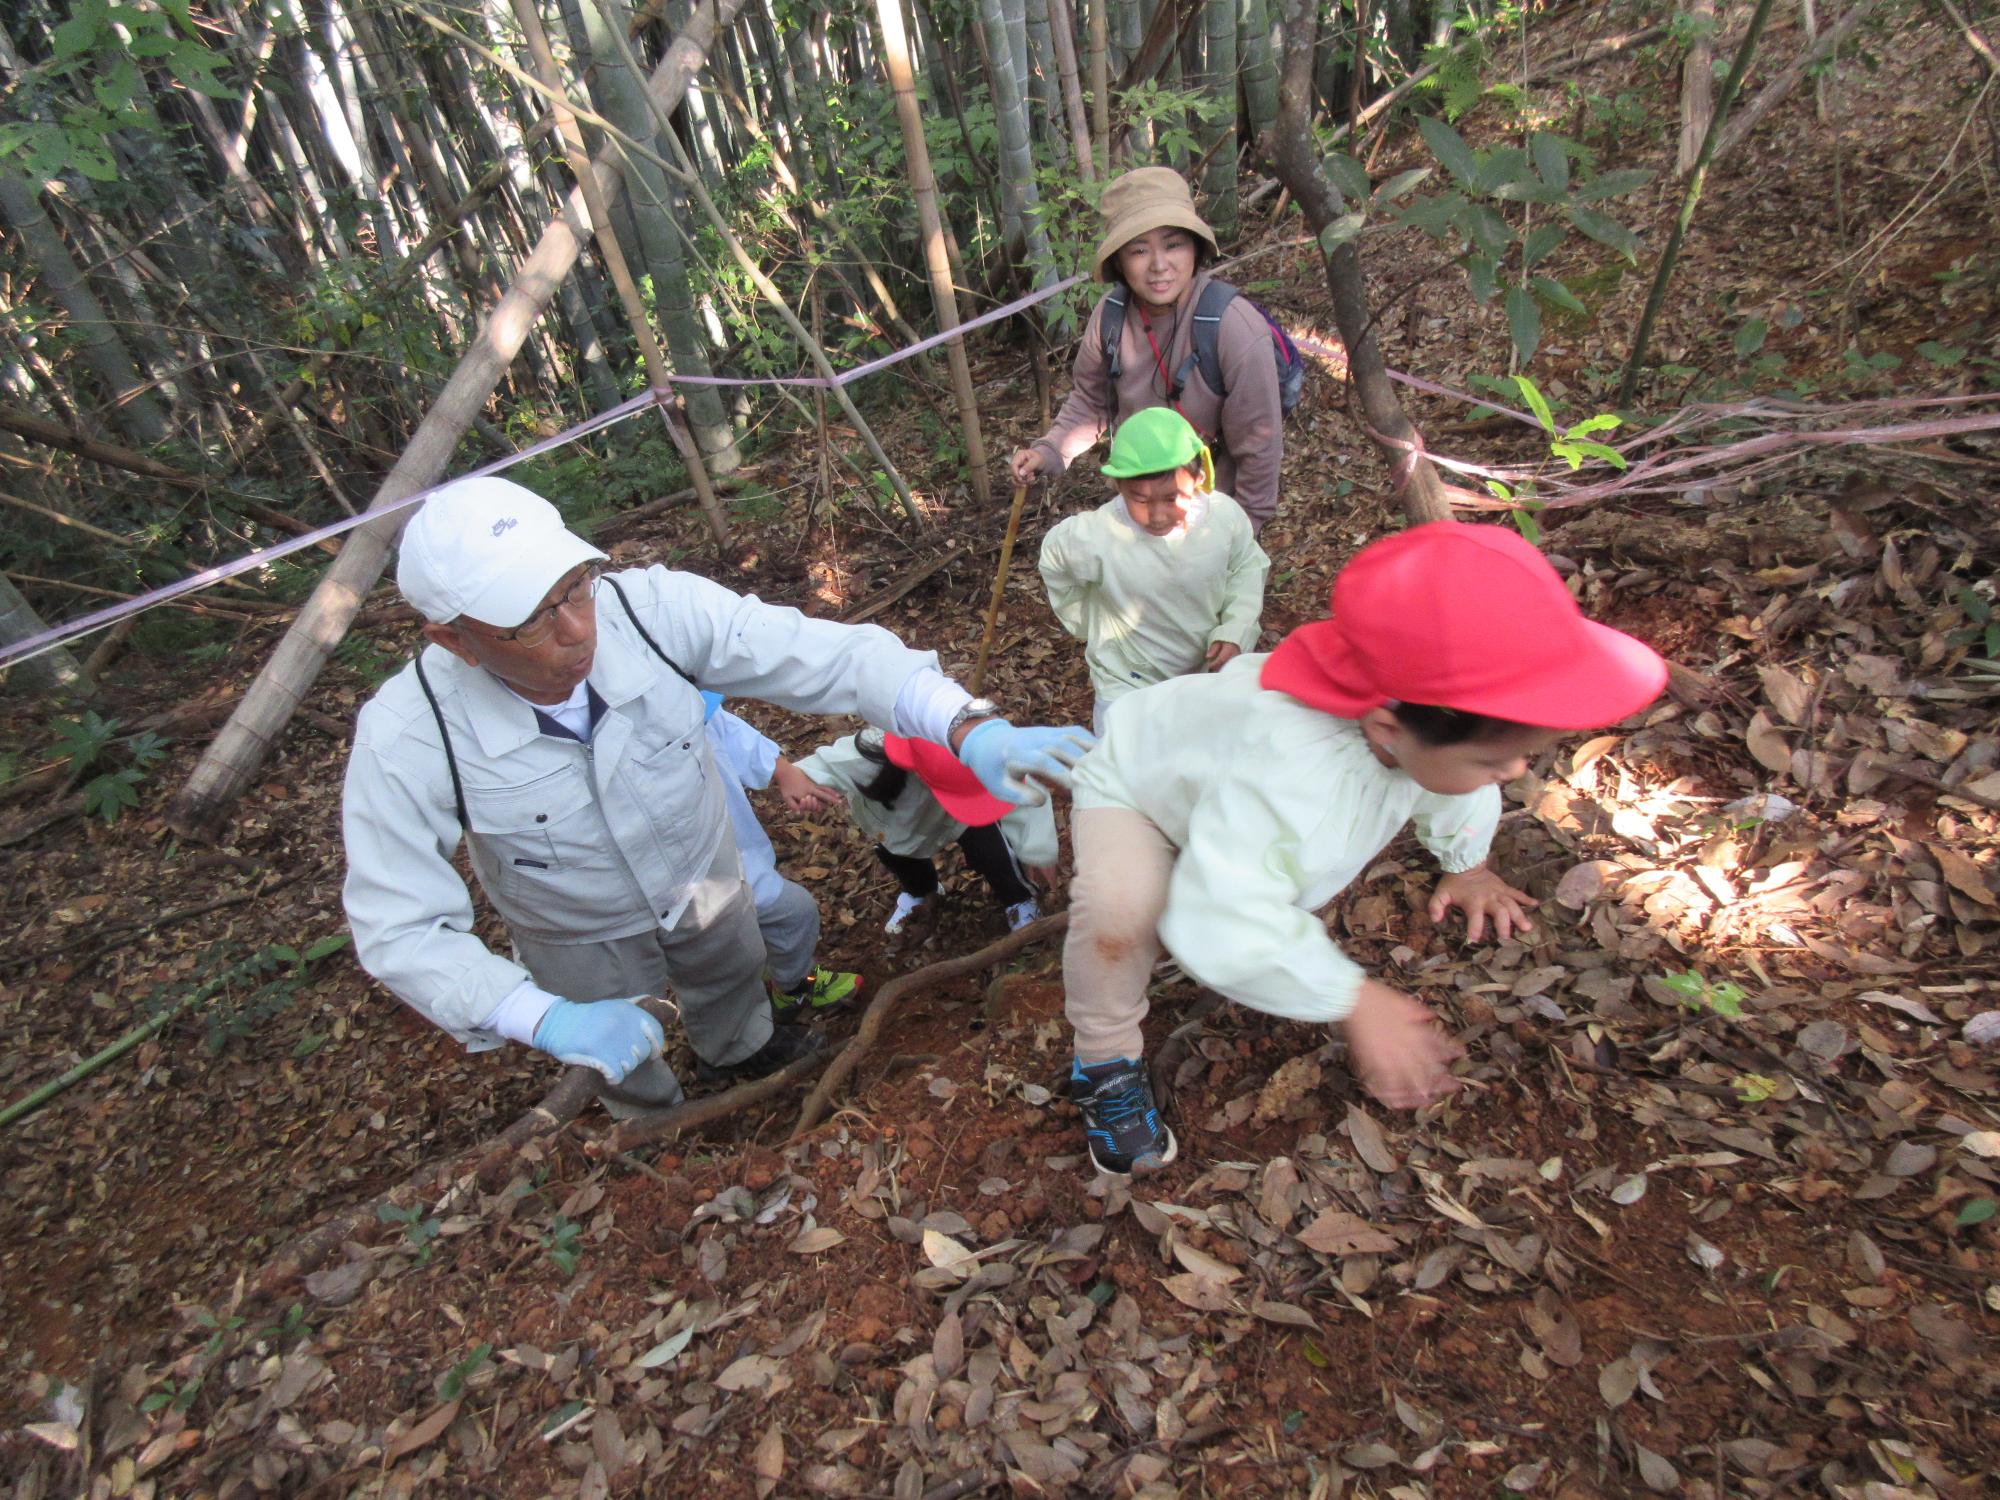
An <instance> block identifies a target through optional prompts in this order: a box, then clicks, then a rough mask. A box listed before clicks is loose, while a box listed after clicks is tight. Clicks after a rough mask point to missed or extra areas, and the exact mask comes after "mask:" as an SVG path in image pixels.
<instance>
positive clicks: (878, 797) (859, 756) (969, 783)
mask: <svg viewBox="0 0 2000 1500" xmlns="http://www.w3.org/2000/svg"><path fill="white" fill-rule="evenodd" d="M798 769H799V770H801V771H803V772H804V773H805V774H806V775H807V776H808V777H810V778H811V779H812V780H813V781H815V782H817V783H818V784H819V785H821V786H823V787H827V788H829V789H831V790H833V791H836V792H839V793H841V794H842V795H843V796H845V797H846V798H847V806H848V812H849V813H850V814H851V815H852V817H853V819H854V821H855V823H856V824H858V825H859V826H860V828H861V831H862V832H863V833H865V834H867V835H868V836H869V837H870V838H872V839H874V840H875V857H876V858H877V859H879V860H881V861H882V863H883V865H884V866H885V867H887V869H888V870H889V873H890V874H892V875H894V876H895V877H896V883H897V884H898V885H899V886H901V887H902V892H901V894H900V895H898V896H897V897H896V909H895V911H894V913H892V914H891V916H890V918H889V920H888V922H887V923H886V924H885V925H884V931H886V932H889V933H890V934H892V935H893V934H895V933H899V932H901V931H902V930H903V924H904V923H906V922H908V921H909V919H910V917H911V915H912V914H913V913H914V912H915V911H916V910H917V908H918V907H920V906H922V905H923V904H924V902H925V901H926V900H927V899H929V897H930V896H931V895H932V894H933V893H934V892H935V891H936V890H937V888H938V874H937V864H936V862H935V856H936V854H937V852H938V851H939V850H940V849H942V848H943V847H944V846H945V845H946V844H949V843H952V842H953V841H954V840H955V841H956V842H957V844H958V846H959V848H960V849H962V850H964V851H965V862H966V863H967V864H969V865H971V866H972V868H973V869H975V870H977V871H978V872H979V874H980V875H981V876H982V877H983V878H984V879H985V881H986V884H987V887H988V888H989V889H990V890H991V891H992V892H993V895H994V897H995V898H996V899H997V900H998V901H999V902H1000V903H1001V905H1003V906H1005V907H1006V908H1007V925H1008V927H1009V928H1012V929H1018V928H1021V927H1025V926H1027V924H1028V923H1030V922H1032V921H1034V920H1035V919H1036V918H1037V917H1039V916H1040V915H1041V914H1042V912H1041V906H1040V904H1039V903H1038V902H1037V901H1036V899H1035V886H1036V885H1042V886H1047V885H1048V884H1050V883H1051V881H1052V880H1053V879H1054V874H1055V863H1056V816H1055V809H1054V807H1053V806H1052V805H1051V804H1050V803H1049V801H1048V799H1046V798H1044V799H1043V800H1042V801H1041V802H1039V803H1037V804H1034V805H1025V804H1016V803H1012V802H1002V801H1001V800H1000V799H999V798H998V797H995V796H993V795H991V794H990V793H989V792H987V790H986V788H985V787H984V786H982V785H981V784H980V781H979V778H978V777H977V776H975V775H973V773H972V772H971V771H969V770H968V769H966V767H965V765H964V763H963V762H962V761H960V760H959V758H958V757H957V756H956V755H953V754H952V753H951V752H950V751H949V750H947V749H946V748H945V747H944V746H942V745H935V744H932V743H931V742H930V741H929V740H917V739H904V738H903V737H902V736H900V735H894V734H884V733H883V732H882V731H881V730H879V729H864V730H862V731H861V733H859V734H850V735H847V736H846V737H845V738H842V739H838V740H835V741H834V742H833V743H832V744H831V745H823V746H821V747H820V748H819V749H818V750H815V751H814V752H813V753H812V754H811V755H808V756H807V757H806V758H805V759H804V760H802V761H800V762H798ZM1031 881H1032V882H1033V883H1031Z"/></svg>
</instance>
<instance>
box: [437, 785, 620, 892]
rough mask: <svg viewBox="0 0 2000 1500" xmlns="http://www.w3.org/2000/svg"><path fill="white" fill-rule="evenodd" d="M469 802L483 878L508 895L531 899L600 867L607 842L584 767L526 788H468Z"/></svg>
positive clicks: (467, 797) (473, 833)
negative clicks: (579, 872) (549, 886)
mask: <svg viewBox="0 0 2000 1500" xmlns="http://www.w3.org/2000/svg"><path fill="white" fill-rule="evenodd" d="M465 803H466V811H467V812H468V813H469V814H470V815H471V821H472V829H473V832H472V839H473V842H474V844H475V846H476V847H477V850H478V852H479V855H480V858H479V859H478V861H477V863H478V867H479V871H480V877H481V879H483V880H487V881H490V882H492V883H493V884H495V885H497V886H498V887H499V889H500V890H501V891H502V892H504V893H507V894H510V895H515V896H517V897H519V896H524V895H529V894H532V893H533V892H534V891H536V890H537V889H538V888H540V887H543V886H545V885H546V884H547V883H548V882H550V881H552V880H555V879H558V878H560V877H562V876H564V875H565V874H573V873H575V872H576V871H577V870H578V869H579V868H580V867H582V866H586V865H589V864H593V863H596V862H597V860H595V859H593V858H592V854H593V851H594V850H597V849H598V848H599V847H600V846H601V844H602V842H603V841H602V839H601V838H600V837H599V836H598V829H597V823H598V818H597V814H596V810H595V805H594V799H593V797H592V796H591V790H590V783H589V781H588V779H587V778H586V777H585V776H584V774H583V771H582V769H581V768H580V767H574V768H565V769H563V770H561V771H557V772H555V773H554V774H552V775H548V776H542V777H538V778H536V779H535V780H534V781H530V782H527V783H525V784H524V785H521V786H511V787H494V788H487V789H477V788H473V787H467V788H466V789H465ZM601 857H602V856H601V854H599V855H598V859H601Z"/></svg>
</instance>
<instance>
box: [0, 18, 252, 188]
mask: <svg viewBox="0 0 2000 1500" xmlns="http://www.w3.org/2000/svg"><path fill="white" fill-rule="evenodd" d="M68 11H69V13H68V16H67V17H66V18H65V19H64V20H63V21H62V22H61V23H59V24H58V25H57V26H56V28H55V30H54V32H53V34H52V36H51V42H52V51H51V55H50V56H49V58H48V59H47V60H46V61H45V62H41V63H38V64H36V65H35V66H34V67H32V68H29V69H27V70H26V71H25V73H24V75H23V76H22V77H21V79H20V80H19V83H18V86H17V93H16V96H15V97H14V98H13V99H12V100H10V101H9V102H10V105H11V106H12V109H11V111H10V112H11V113H12V114H13V116H14V117H13V118H12V119H9V120H5V121H0V171H7V172H10V173H13V174H15V175H17V176H20V177H22V178H25V179H27V180H29V181H35V182H38V181H41V180H42V179H45V178H48V177H53V176H55V175H57V174H58V173H61V172H67V171H76V172H81V173H82V174H83V175H84V176H85V177H89V178H92V179H93V180H95V181H98V182H114V181H116V180H117V178H118V162H117V159H116V158H115V157H114V156H113V155H112V153H111V137H112V136H113V135H115V134H117V133H118V132H119V131H121V130H129V129H132V128H134V127H137V128H140V129H144V130H150V131H157V130H159V128H160V122H159V120H158V118H157V117H156V116H155V115H154V114H153V112H152V110H151V108H150V106H149V105H148V103H147V98H148V94H147V88H146V83H145V80H144V78H143V77H142V75H141V70H142V69H149V70H157V71H160V72H163V73H165V74H167V75H169V76H170V77H171V78H172V79H173V80H174V82H176V83H178V84H179V85H180V86H181V87H183V88H188V89H192V90H194V91H195V92H196V93H200V94H206V95H208V97H209V98H211V99H234V98H235V97H236V91H235V90H234V89H232V88H229V87H228V86H227V85H226V84H224V83H223V82H222V81H221V79H219V78H218V77H217V76H216V74H217V72H218V70H219V69H220V68H221V67H222V66H223V65H224V64H225V63H226V62H227V61H228V60H229V59H228V55H227V54H226V53H218V52H211V51H209V49H208V47H207V46H206V45H205V44H204V43H203V41H202V39H201V34H200V32H199V31H198V30H197V29H196V27H195V24H194V20H193V18H192V16H191V15H190V14H189V0H159V3H158V4H156V5H128V4H120V3H117V0H73V3H72V4H71V5H70V6H69V7H68Z"/></svg>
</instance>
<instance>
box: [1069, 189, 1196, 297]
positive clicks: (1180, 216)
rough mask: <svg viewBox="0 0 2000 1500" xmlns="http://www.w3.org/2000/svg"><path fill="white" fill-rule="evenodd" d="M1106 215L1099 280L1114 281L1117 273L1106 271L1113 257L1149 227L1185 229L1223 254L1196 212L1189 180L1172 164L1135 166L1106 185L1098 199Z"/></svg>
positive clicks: (1097, 263) (1096, 265) (1098, 259)
mask: <svg viewBox="0 0 2000 1500" xmlns="http://www.w3.org/2000/svg"><path fill="white" fill-rule="evenodd" d="M1097 211H1098V212H1099V213H1101V214H1103V215H1104V239H1103V240H1102V241H1101V242H1100V243H1099V244H1098V247H1097V255H1096V258H1095V260H1094V262H1093V266H1094V269H1095V270H1096V273H1097V279H1098V280H1099V281H1115V280H1117V279H1118V273H1117V272H1116V271H1115V270H1113V271H1107V270H1106V269H1105V268H1106V266H1107V265H1109V263H1110V261H1111V258H1112V257H1113V256H1114V255H1116V254H1117V253H1118V252H1119V251H1120V250H1122V249H1124V248H1125V247H1126V246H1127V245H1129V244H1131V243H1132V241H1134V240H1136V239H1137V238H1138V237H1139V236H1140V235H1142V234H1145V233H1146V232H1147V231H1148V230H1153V229H1165V228H1168V227H1169V226H1171V227H1173V228H1175V229H1185V230H1187V231H1188V232H1189V233H1190V234H1195V235H1199V236H1200V237H1201V238H1202V239H1203V240H1204V241H1205V242H1206V243H1207V245H1208V250H1209V254H1210V255H1211V256H1214V255H1220V254H1221V253H1222V251H1221V247H1220V246H1219V245H1217V244H1216V242H1215V231H1214V230H1213V229H1210V228H1209V227H1208V223H1207V221H1206V220H1204V219H1203V218H1202V216H1201V215H1200V214H1198V213H1196V212H1195V211H1194V195H1193V194H1192V193H1190V192H1189V191H1188V185H1187V183H1186V181H1185V180H1184V179H1183V178H1182V177H1181V174H1180V173H1178V172H1176V171H1175V170H1174V169H1173V168H1172V167H1134V168H1133V169H1132V170H1131V171H1129V172H1127V173H1125V174H1124V175H1123V176H1121V177H1116V178H1113V179H1112V180H1111V181H1110V182H1108V183H1106V184H1105V187H1104V193H1103V195H1102V196H1101V197H1100V198H1099V199H1098V200H1097Z"/></svg>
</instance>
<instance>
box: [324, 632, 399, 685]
mask: <svg viewBox="0 0 2000 1500" xmlns="http://www.w3.org/2000/svg"><path fill="white" fill-rule="evenodd" d="M333 659H334V660H335V661H336V662H338V663H340V665H341V666H343V667H346V668H347V669H348V670H349V671H350V672H352V673H353V674H354V675H355V676H356V677H359V678H360V679H361V680H362V682H363V683H364V684H366V685H367V688H368V690H369V691H370V692H373V691H374V690H375V689H376V688H378V687H380V686H381V685H382V684H383V683H385V682H387V681H388V680H389V679H390V678H391V677H393V676H395V675H396V673H397V671H398V670H399V669H400V668H401V667H402V665H403V658H402V657H400V656H398V655H397V654H396V653H395V652H393V651H384V650H383V649H382V648H381V647H380V646H378V645H377V644H376V643H375V642H374V641H373V640H372V639H371V638H369V637H368V636H366V635H364V634H362V633H361V632H360V631H358V630H357V631H350V632H349V633H348V634H347V635H345V636H343V637H342V638H341V642H340V644H339V645H338V646H335V647H334V648H333Z"/></svg>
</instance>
